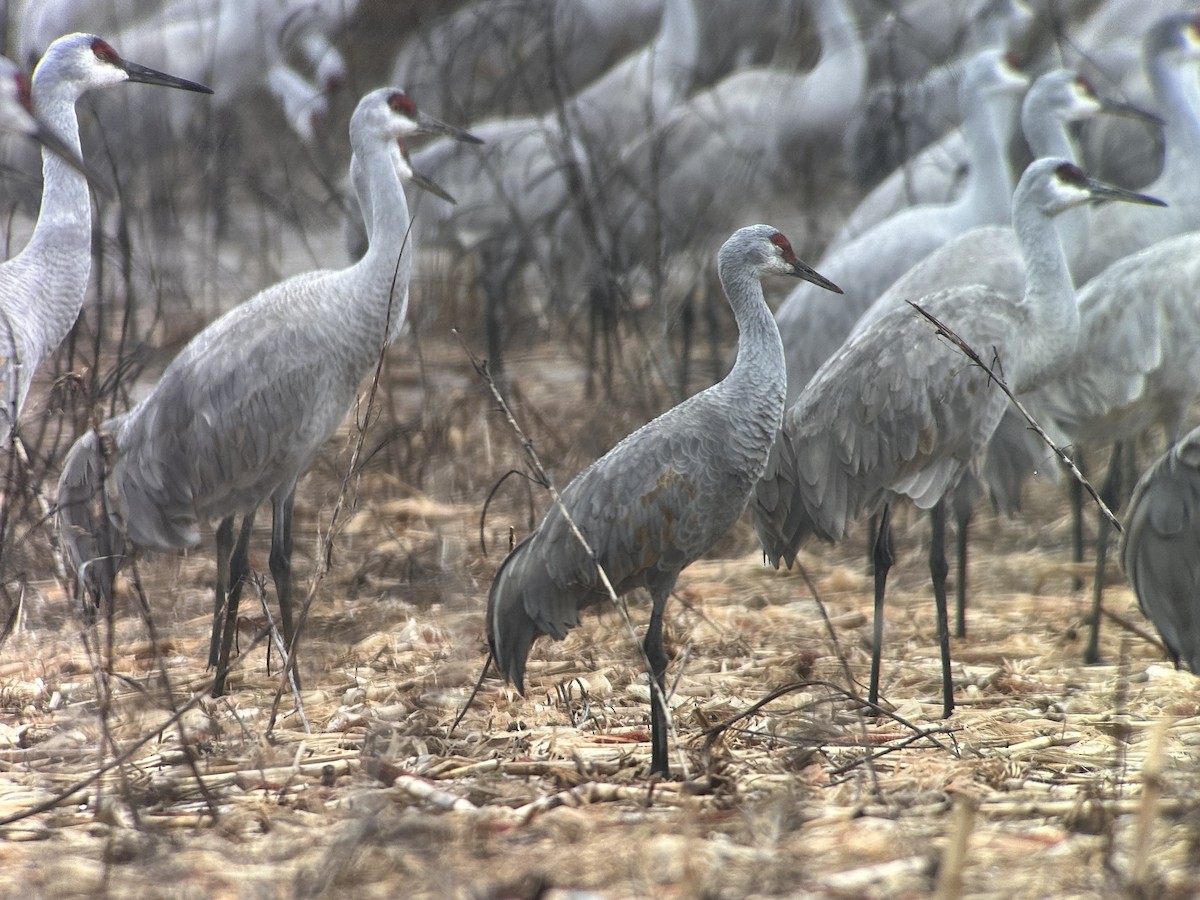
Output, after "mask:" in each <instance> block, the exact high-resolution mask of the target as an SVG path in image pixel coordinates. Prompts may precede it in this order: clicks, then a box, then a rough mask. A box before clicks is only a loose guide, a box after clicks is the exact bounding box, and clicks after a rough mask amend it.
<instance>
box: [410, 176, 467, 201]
mask: <svg viewBox="0 0 1200 900" xmlns="http://www.w3.org/2000/svg"><path fill="white" fill-rule="evenodd" d="M409 180H410V181H411V182H412V183H413V184H415V185H416V186H417V187H419V188H421V190H423V191H429V193H431V194H433V195H434V196H435V197H441V198H442V199H443V200H445V201H446V202H447V203H453V204H455V205H457V204H458V201H457V200H455V199H454V197H453V196H452V195H451V194H450V192H449V191H447V190H445V189H443V188H442V187H441V186H439V185H438V183H437V182H436V181H434V180H433V179H432V178H430V177H429V176H427V175H422V174H421V173H420V172H413V173H412V175H411V176H410V177H409Z"/></svg>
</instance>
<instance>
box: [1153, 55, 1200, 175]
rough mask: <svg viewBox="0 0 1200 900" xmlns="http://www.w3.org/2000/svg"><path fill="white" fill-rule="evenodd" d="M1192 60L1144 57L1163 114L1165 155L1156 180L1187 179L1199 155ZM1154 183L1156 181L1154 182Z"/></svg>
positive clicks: (1199, 101)
mask: <svg viewBox="0 0 1200 900" xmlns="http://www.w3.org/2000/svg"><path fill="white" fill-rule="evenodd" d="M1198 68H1200V65H1198V64H1197V63H1196V61H1194V60H1189V61H1188V62H1186V63H1183V64H1182V65H1180V64H1175V65H1172V64H1171V63H1170V62H1168V61H1167V60H1166V59H1164V58H1163V57H1162V56H1153V57H1150V58H1148V59H1147V60H1146V74H1147V76H1148V77H1149V79H1150V86H1151V88H1152V89H1153V90H1154V100H1155V103H1156V104H1157V105H1158V111H1159V114H1160V115H1161V116H1162V117H1163V120H1164V121H1165V123H1166V124H1165V125H1164V127H1163V141H1164V142H1165V144H1166V157H1165V160H1164V162H1163V171H1162V174H1161V175H1160V176H1159V181H1162V180H1164V179H1172V180H1179V179H1188V180H1189V181H1190V180H1191V179H1194V178H1195V175H1196V160H1197V159H1198V158H1200V79H1198V78H1197V69H1198ZM1155 183H1156V184H1157V183H1158V182H1155Z"/></svg>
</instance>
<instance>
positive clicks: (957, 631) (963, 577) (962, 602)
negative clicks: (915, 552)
mask: <svg viewBox="0 0 1200 900" xmlns="http://www.w3.org/2000/svg"><path fill="white" fill-rule="evenodd" d="M972 513H973V510H972V509H971V508H970V507H967V508H966V509H965V510H963V509H960V510H959V511H958V523H957V527H956V528H955V530H954V547H955V551H956V555H957V557H958V558H957V560H956V563H955V564H956V566H957V568H958V580H957V581H955V583H954V636H955V637H958V638H965V637H966V636H967V537H968V535H969V534H970V530H971V515H972Z"/></svg>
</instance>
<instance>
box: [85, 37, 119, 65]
mask: <svg viewBox="0 0 1200 900" xmlns="http://www.w3.org/2000/svg"><path fill="white" fill-rule="evenodd" d="M92 53H94V54H95V55H96V59H98V60H100V62H102V63H108V64H109V65H110V66H118V65H120V64H121V56H120V54H119V53H117V51H116V50H114V49H113V48H112V47H111V46H110V45H109V44H108V42H106V41H102V40H100V38H96V39H95V40H94V41H92Z"/></svg>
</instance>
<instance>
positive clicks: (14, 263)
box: [0, 34, 212, 440]
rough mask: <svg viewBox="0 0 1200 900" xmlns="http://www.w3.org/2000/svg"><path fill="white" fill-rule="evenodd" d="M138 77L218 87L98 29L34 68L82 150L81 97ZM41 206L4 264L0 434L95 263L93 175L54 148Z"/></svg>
mask: <svg viewBox="0 0 1200 900" xmlns="http://www.w3.org/2000/svg"><path fill="white" fill-rule="evenodd" d="M126 82H135V83H141V84H158V85H164V86H166V87H175V88H182V89H183V90H188V91H198V92H200V93H212V92H211V91H210V90H209V89H208V88H206V87H205V86H204V85H202V84H196V83H195V82H191V81H186V80H184V79H182V78H176V77H175V76H174V75H166V74H164V73H162V72H158V71H155V70H154V69H148V68H146V67H145V66H142V65H138V64H137V63H133V62H129V61H128V60H124V59H122V58H121V57H120V56H119V55H118V54H117V52H116V51H115V50H113V48H112V47H110V46H109V45H108V44H107V43H105V42H104V41H103V40H101V39H100V38H98V37H96V36H95V35H93V34H70V35H66V36H65V37H61V38H59V39H58V40H56V41H55V42H54V43H53V44H51V45H50V46H49V48H47V50H46V53H45V55H44V56H43V57H42V61H41V62H40V63H38V67H37V68H36V69H35V70H34V73H33V91H32V93H33V103H34V108H35V110H36V112H37V115H38V116H39V118H41V120H42V121H44V122H45V123H46V126H47V127H48V128H50V129H51V131H52V132H53V133H54V134H56V135H58V136H59V138H60V139H61V142H62V143H63V144H64V145H65V147H66V149H67V153H68V159H78V158H79V157H80V148H79V120H78V119H77V118H76V116H75V101H76V100H78V99H79V98H80V97H81V96H82V95H83V94H84V93H85V92H87V91H89V90H91V89H93V88H103V87H110V86H112V85H115V84H123V83H126ZM42 183H43V187H42V207H41V211H40V212H39V214H38V220H37V224H36V225H35V226H34V229H33V236H32V237H30V239H29V243H28V244H27V245H26V246H25V249H24V250H22V251H21V252H20V253H18V254H17V255H16V256H14V257H13V258H12V259H10V260H8V261H7V262H6V263H4V264H3V265H0V440H3V439H5V438H7V437H8V434H9V432H10V431H11V430H12V428H13V427H14V426H15V425H16V422H17V416H18V415H19V414H20V411H21V405H22V404H23V403H24V402H25V395H26V394H27V393H28V392H29V383H30V380H31V378H32V377H33V373H34V370H36V369H37V367H38V363H40V362H41V360H42V358H43V357H45V356H46V355H47V354H48V353H51V352H52V351H53V350H54V349H55V348H56V347H57V346H58V344H59V342H60V341H61V340H62V339H63V338H64V337H65V336H66V334H67V332H68V331H70V330H71V326H72V325H73V324H74V322H75V319H76V317H77V316H78V315H79V309H80V307H81V306H82V305H83V297H84V293H85V292H86V291H87V283H88V276H89V274H90V272H91V265H92V218H91V199H90V197H89V195H88V185H87V179H86V178H85V177H84V175H83V174H81V173H80V172H79V171H77V170H76V169H75V168H72V165H71V164H69V163H68V162H67V161H64V158H63V157H62V156H61V155H59V154H56V153H43V154H42Z"/></svg>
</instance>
